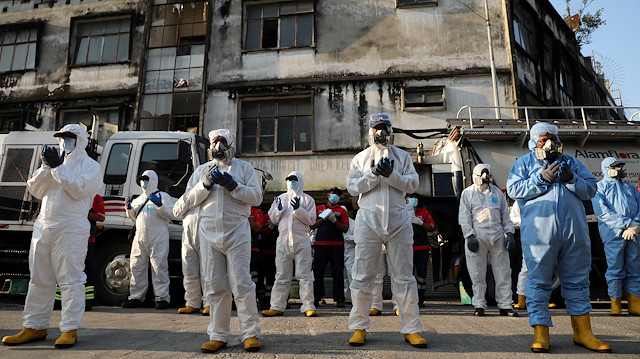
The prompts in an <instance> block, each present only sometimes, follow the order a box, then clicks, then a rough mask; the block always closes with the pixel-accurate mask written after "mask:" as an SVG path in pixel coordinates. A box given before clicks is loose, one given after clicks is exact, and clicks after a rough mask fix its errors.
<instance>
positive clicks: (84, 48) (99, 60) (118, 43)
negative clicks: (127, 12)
mask: <svg viewBox="0 0 640 359" xmlns="http://www.w3.org/2000/svg"><path fill="white" fill-rule="evenodd" d="M74 25H75V26H74V37H73V41H74V46H73V47H70V48H72V49H74V50H73V51H74V52H73V60H72V63H73V64H74V65H93V64H111V63H117V62H123V61H128V60H129V36H130V32H131V17H130V16H126V17H116V18H110V19H104V20H77V21H76V22H75V24H74Z"/></svg>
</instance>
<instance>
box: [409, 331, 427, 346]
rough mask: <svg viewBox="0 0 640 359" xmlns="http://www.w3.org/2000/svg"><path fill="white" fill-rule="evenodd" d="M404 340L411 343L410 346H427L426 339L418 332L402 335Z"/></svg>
mask: <svg viewBox="0 0 640 359" xmlns="http://www.w3.org/2000/svg"><path fill="white" fill-rule="evenodd" d="M404 341H405V342H407V343H409V344H411V346H414V347H416V348H426V347H427V340H426V339H425V338H423V337H422V336H421V335H420V333H413V334H405V335H404Z"/></svg>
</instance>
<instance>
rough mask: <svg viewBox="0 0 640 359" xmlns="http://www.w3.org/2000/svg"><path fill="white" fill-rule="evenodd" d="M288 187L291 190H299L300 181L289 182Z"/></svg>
mask: <svg viewBox="0 0 640 359" xmlns="http://www.w3.org/2000/svg"><path fill="white" fill-rule="evenodd" d="M287 187H289V189H290V190H292V191H295V190H297V189H298V187H299V183H298V181H287Z"/></svg>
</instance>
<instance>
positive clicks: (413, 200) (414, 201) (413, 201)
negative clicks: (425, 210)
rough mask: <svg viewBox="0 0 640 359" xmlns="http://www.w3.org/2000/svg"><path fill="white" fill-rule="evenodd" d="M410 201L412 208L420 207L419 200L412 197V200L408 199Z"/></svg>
mask: <svg viewBox="0 0 640 359" xmlns="http://www.w3.org/2000/svg"><path fill="white" fill-rule="evenodd" d="M408 201H409V204H410V205H411V206H412V207H418V199H417V198H415V197H411V198H409V199H408Z"/></svg>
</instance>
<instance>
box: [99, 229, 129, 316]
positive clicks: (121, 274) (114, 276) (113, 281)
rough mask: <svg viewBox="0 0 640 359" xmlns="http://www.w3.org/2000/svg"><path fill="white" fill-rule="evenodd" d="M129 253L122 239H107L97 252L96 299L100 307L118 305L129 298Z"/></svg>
mask: <svg viewBox="0 0 640 359" xmlns="http://www.w3.org/2000/svg"><path fill="white" fill-rule="evenodd" d="M130 253H131V247H130V246H129V244H128V243H127V240H126V238H124V237H122V238H112V239H109V241H108V242H106V243H105V244H104V245H103V246H102V247H101V248H100V249H99V250H98V255H97V257H98V258H97V267H98V268H97V272H98V276H99V278H98V280H97V281H96V299H97V301H98V302H99V303H100V304H101V305H120V304H122V302H124V301H125V300H126V299H127V297H128V296H129V281H130V280H131V269H130V267H129V254H130Z"/></svg>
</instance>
